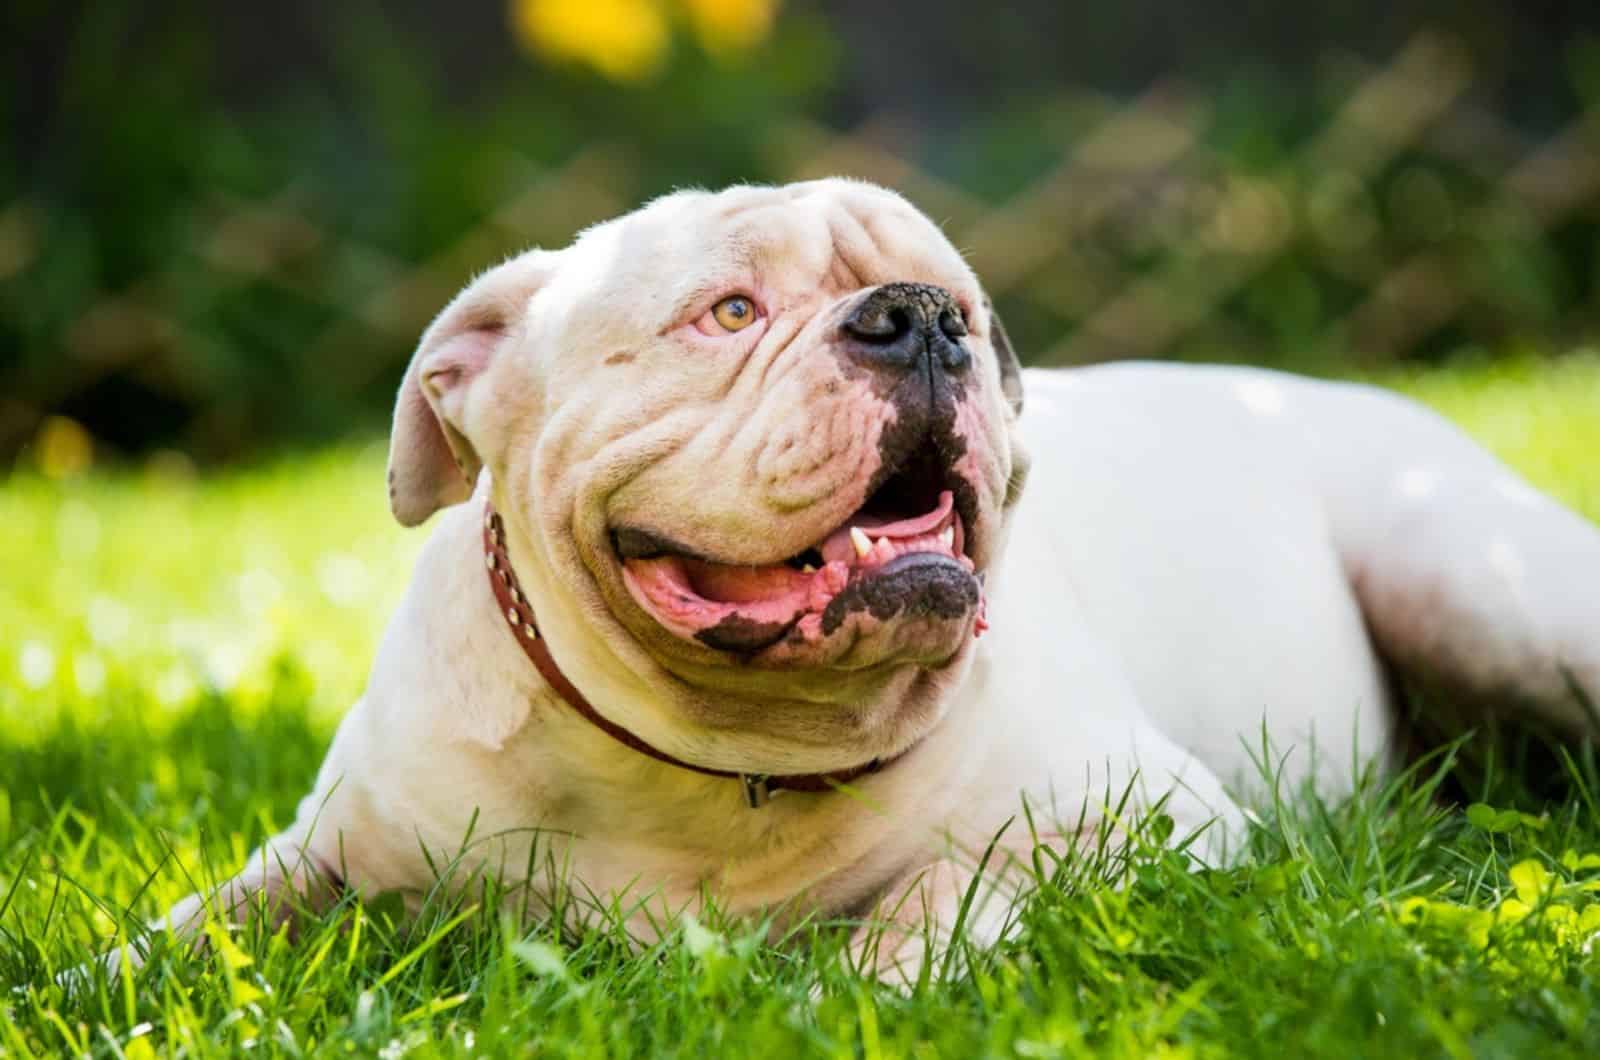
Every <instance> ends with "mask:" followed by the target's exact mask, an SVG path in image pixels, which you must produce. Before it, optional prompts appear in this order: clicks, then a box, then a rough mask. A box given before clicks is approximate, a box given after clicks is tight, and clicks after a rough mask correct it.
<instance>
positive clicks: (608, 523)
mask: <svg viewBox="0 0 1600 1060" xmlns="http://www.w3.org/2000/svg"><path fill="white" fill-rule="evenodd" d="M497 274H504V275H502V276H500V277H499V280H498V286H496V280H497ZM476 286H478V287H480V288H485V291H486V294H484V295H480V297H479V298H478V299H477V300H476V301H474V300H473V298H472V295H473V291H472V290H470V289H469V291H468V292H467V293H466V294H464V295H463V296H462V298H461V299H458V301H457V304H456V305H454V306H452V308H451V310H448V311H447V312H446V314H445V315H444V316H443V317H441V319H440V321H439V322H438V323H437V324H436V325H435V328H434V330H433V332H430V335H429V336H428V338H426V339H425V340H424V343H423V349H422V350H420V351H419V354H418V359H419V364H420V368H419V369H414V374H416V375H418V377H419V385H420V387H421V392H422V394H423V397H424V398H425V399H426V400H427V402H428V403H429V405H430V407H431V408H432V410H433V411H434V412H435V414H436V416H437V418H438V420H439V422H440V425H441V428H442V432H443V439H444V442H445V443H446V444H447V445H448V447H449V449H450V450H452V451H453V456H454V457H455V458H456V460H457V462H458V463H462V464H463V465H464V466H466V468H467V469H468V470H470V469H471V467H472V464H473V462H474V461H475V460H478V459H481V460H483V461H484V462H486V463H487V464H488V466H489V467H490V469H491V472H492V474H493V475H494V478H495V482H496V496H497V502H498V503H499V504H500V506H501V508H502V511H503V512H505V515H506V518H507V520H508V523H511V524H512V525H513V526H517V524H519V523H520V524H522V526H521V528H522V529H523V530H524V531H525V536H526V544H527V552H528V558H527V561H526V563H524V565H525V566H531V567H534V568H536V569H535V570H531V571H521V572H519V573H521V574H522V577H523V580H524V582H532V583H534V584H533V585H532V586H530V590H533V589H536V590H537V591H534V592H532V595H533V596H534V602H535V605H536V607H538V608H539V610H540V611H541V614H548V613H550V612H553V611H554V612H560V613H562V614H563V615H564V616H566V615H570V616H572V620H573V621H576V622H580V623H586V624H587V625H588V626H589V627H590V628H591V629H592V631H593V632H594V633H596V634H597V635H598V636H599V637H600V638H601V639H602V640H604V641H605V642H606V643H608V644H609V645H611V647H612V649H613V651H614V653H615V655H616V657H617V659H618V661H620V662H621V663H622V664H623V665H624V666H627V667H632V668H634V669H635V670H641V668H642V670H641V672H643V671H655V672H656V675H657V676H659V670H665V671H666V672H667V673H669V674H671V675H672V676H673V677H674V678H675V679H676V680H677V681H679V682H682V683H683V686H684V687H685V688H686V689H688V690H689V693H690V694H689V695H688V696H687V698H688V699H690V700H693V701H695V702H696V703H698V704H700V707H701V708H702V709H701V713H705V705H706V704H707V703H708V702H714V701H718V700H719V698H720V697H733V698H735V699H738V700H739V701H740V702H741V703H744V704H748V702H749V700H750V697H751V696H752V695H757V696H762V697H766V698H771V697H777V698H781V699H784V700H797V701H804V702H807V703H813V704H818V703H820V704H827V703H835V704H846V703H848V704H849V709H850V710H852V711H856V712H858V713H859V712H860V711H863V710H875V711H877V712H878V713H880V714H882V713H884V712H887V713H888V714H893V713H894V711H895V709H896V706H895V703H894V702H893V701H894V700H896V698H897V697H899V698H904V697H906V696H908V695H911V696H917V697H921V698H922V699H926V698H927V697H928V696H930V695H934V694H935V689H937V688H939V687H942V686H943V685H944V684H945V683H946V680H945V679H948V678H949V677H950V675H951V674H952V673H954V672H956V671H958V670H959V669H960V666H959V664H960V663H961V662H962V661H963V660H964V659H965V658H966V656H967V655H968V654H970V652H969V646H970V645H971V643H972V641H973V639H974V637H975V636H976V634H977V633H979V632H981V631H982V629H983V628H984V617H983V608H984V583H985V579H986V576H987V574H988V572H989V571H990V570H991V569H992V567H993V565H994V563H995V560H996V557H997V553H998V550H999V548H1000V543H1001V537H1002V529H1003V515H1004V512H1005V510H1006V509H1007V508H1008V506H1009V505H1010V503H1011V502H1012V501H1014V499H1015V496H1016V492H1017V490H1018V488H1019V487H1020V480H1021V477H1022V475H1021V467H1020V460H1019V459H1018V458H1017V456H1016V454H1015V451H1014V444H1013V439H1012V427H1013V425H1014V421H1015V408H1014V406H1015V404H1016V403H1018V402H1019V401H1020V391H1019V386H1020V382H1019V379H1018V378H1017V376H1016V374H1015V359H1014V357H1013V356H1012V355H1011V353H1010V350H1009V347H1007V346H1006V345H1005V340H1004V335H1003V332H1002V331H1000V329H999V324H998V321H997V320H995V318H994V317H993V316H992V314H991V312H990V310H989V308H988V306H987V304H986V300H985V298H984V295H983V293H982V291H981V289H980V288H979V285H978V282H977V279H976V278H975V277H974V276H973V274H972V272H971V270H970V269H968V268H967V266H966V265H965V263H964V262H963V261H962V260H961V258H960V256H959V255H958V254H957V253H956V251H955V250H954V249H953V248H952V247H951V246H950V244H949V243H948V242H947V241H946V240H945V238H944V237H943V235H942V234H941V233H940V232H939V230H938V229H937V228H936V227H935V226H934V225H933V224H932V223H931V222H929V221H928V220H927V219H926V218H925V217H924V216H923V215H921V214H920V213H918V212H917V211H916V210H915V209H913V208H912V207H911V206H909V205H908V204H907V203H905V202H904V201H903V200H902V199H900V198H899V197H897V196H895V195H893V194H891V193H889V192H886V191H883V190H881V189H878V188H874V187H871V186H868V185H864V184H859V183H854V182H846V181H822V182H816V183H810V184H801V185H792V186H788V187H782V188H734V189H730V190H728V191H724V192H721V193H719V194H706V193H680V194H677V195H673V196H670V197H668V198H666V199H662V200H658V201H657V202H655V203H653V204H651V205H650V206H648V207H646V208H644V209H643V210H640V211H639V212H637V213H634V214H632V215H629V216H627V217H624V218H621V219H620V220H617V221H614V222H611V223H609V224H607V225H604V226H601V227H599V228H596V229H592V230H590V231H589V232H587V233H586V234H585V235H584V236H583V237H582V238H581V239H580V240H579V241H578V242H577V243H576V244H574V246H573V247H571V248H569V249H568V250H565V251H562V252H559V253H557V254H553V255H551V254H540V255H538V256H537V257H536V258H533V259H529V260H524V259H519V260H518V261H514V262H511V263H508V264H507V265H506V266H502V267H501V269H500V270H496V272H495V273H490V274H489V275H488V276H486V277H485V278H484V279H483V280H480V281H479V284H478V285H476ZM452 313H453V314H455V315H456V316H457V317H459V318H460V319H458V320H452ZM441 329H442V331H441ZM430 347H431V348H430ZM441 351H442V352H441ZM430 360H431V361H433V362H439V363H437V364H434V365H432V367H430ZM405 404H406V396H405V393H404V392H403V393H402V398H401V406H402V412H403V411H404V408H405ZM399 433H400V432H399V427H398V425H397V439H396V445H397V446H398V445H399V444H400V439H399ZM436 448H438V446H436ZM401 470H402V480H403V479H404V477H405V476H404V469H403V468H402V469H401ZM405 488H406V483H405V482H404V481H402V482H401V490H402V492H404V490H405ZM444 499H446V500H448V499H450V498H449V497H448V496H446V497H445V498H444ZM403 501H404V498H403V497H402V498H400V499H398V500H397V501H396V504H397V511H399V510H400V509H401V508H402V507H403ZM434 503H437V498H436V499H435V501H434ZM424 506H426V505H424ZM401 514H402V521H405V513H404V512H402V513H401ZM423 514H424V515H425V514H426V512H423ZM543 598H548V599H543ZM547 621H548V618H547ZM941 675H942V677H941ZM868 701H871V702H868ZM880 701H881V702H880ZM729 709H733V708H732V707H730V708H729ZM918 709H919V710H920V711H921V712H922V713H924V714H927V713H929V710H928V707H927V704H926V703H923V704H921V705H920V706H919V708H918ZM711 712H712V713H716V711H715V710H714V709H713V710H712V711H711ZM880 720H882V719H881V718H880Z"/></svg>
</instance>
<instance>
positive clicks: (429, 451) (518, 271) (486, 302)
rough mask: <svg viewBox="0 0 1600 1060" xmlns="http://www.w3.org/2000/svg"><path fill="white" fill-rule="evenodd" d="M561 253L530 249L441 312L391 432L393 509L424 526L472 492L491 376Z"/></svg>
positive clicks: (405, 385) (405, 384)
mask: <svg viewBox="0 0 1600 1060" xmlns="http://www.w3.org/2000/svg"><path fill="white" fill-rule="evenodd" d="M555 257H556V255H555V254H553V253H547V252H544V251H529V252H528V253H526V254H523V255H522V256H520V257H517V258H513V259H512V260H510V261H508V262H506V263H505V264H503V265H500V266H497V267H496V268H494V269H491V270H490V271H489V272H486V273H484V274H483V275H482V276H480V277H478V278H477V279H476V280H474V281H473V282H472V283H471V284H469V285H468V286H467V288H466V289H465V290H464V291H462V292H461V293H460V294H459V295H457V296H456V297H455V300H454V301H452V302H451V303H450V304H449V305H448V306H446V307H445V309H444V311H443V312H442V313H440V314H439V315H438V317H436V318H435V319H434V321H433V323H432V324H431V325H429V327H428V330H427V331H426V332H425V333H424V334H423V336H422V341H421V342H420V343H418V344H417V352H416V353H415V354H413V355H412V358H411V366H410V367H409V368H407V369H406V374H405V378H404V379H403V380H402V381H401V383H400V396H399V398H398V399H397V400H396V401H395V407H394V428H393V430H392V431H391V432H390V435H389V508H390V510H391V511H393V512H394V517H395V518H396V519H398V520H399V521H400V525H402V526H416V525H417V524H419V523H421V522H423V521H424V520H425V519H427V518H428V516H430V515H432V514H433V513H434V512H436V511H438V510H439V509H440V508H445V507H448V506H450V505H452V504H459V503H461V502H462V501H464V500H466V499H467V498H468V497H470V496H471V495H472V486H473V483H474V482H476V481H477V478H478V472H479V471H480V470H481V469H482V467H483V461H482V459H481V458H480V456H479V454H478V453H477V451H476V450H475V449H474V448H473V446H472V442H471V441H470V440H469V432H468V427H467V425H468V424H469V423H470V422H471V419H472V414H473V410H474V407H475V405H476V404H477V403H478V402H479V401H480V400H481V395H480V393H479V392H480V391H481V390H482V385H481V384H482V383H483V381H484V375H485V374H486V373H487V371H488V369H489V366H490V365H491V364H493V363H494V359H495V357H496V356H497V355H498V353H499V352H500V350H501V348H502V347H504V346H505V345H506V343H507V342H508V341H510V340H511V339H512V338H513V337H514V335H515V332H516V331H517V330H518V327H519V325H520V324H521V322H522V318H523V316H524V314H526V313H527V311H528V304H529V302H530V301H531V300H532V298H533V296H534V294H535V293H536V292H537V291H538V289H539V288H540V287H541V286H543V284H544V283H545V282H546V281H547V280H548V279H549V277H550V275H551V273H552V272H553V270H554V259H555Z"/></svg>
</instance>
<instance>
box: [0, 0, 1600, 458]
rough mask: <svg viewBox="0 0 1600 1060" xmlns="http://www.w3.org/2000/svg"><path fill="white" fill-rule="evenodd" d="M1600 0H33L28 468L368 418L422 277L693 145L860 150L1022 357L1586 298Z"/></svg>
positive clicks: (1419, 342) (24, 354) (822, 158)
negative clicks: (1315, 1) (916, 214)
mask: <svg viewBox="0 0 1600 1060" xmlns="http://www.w3.org/2000/svg"><path fill="white" fill-rule="evenodd" d="M1595 14H1596V7H1595V5H1594V4H1593V2H1592V0H1527V2H1523V3H1519V4H1515V5H1513V4H1509V3H1506V4H1498V3H1490V2H1487V0H1451V2H1443V0H1439V2H1433V0H1401V2H1393V0H1349V2H1346V3H1342V4H1337V5H1325V7H1323V8H1322V9H1318V8H1317V7H1305V6H1302V5H1290V4H1282V3H1268V2H1262V0H1245V2H1238V0H1234V2H1222V0H1185V2H1177V0H1123V2H1122V3H1118V4H1112V5H1064V4H1060V3H1057V2H1054V0H1010V2H1007V3H1003V4H986V5H974V4H972V3H969V2H964V0H923V2H921V3H918V4H915V5H910V4H901V5H891V4H873V3H863V2H857V3H847V2H845V0H833V2H825V3H807V2H802V0H788V2H779V0H509V2H498V3H497V2H481V3H476V4H465V3H463V4H450V5H444V4H431V3H423V2H420V0H399V2H392V3H376V2H370V0H357V2H353V3H339V4H328V3H317V2H310V0H282V2H279V3H275V4H243V3H226V2H224V3H198V2H174V3H165V4H146V3H133V2H130V0H99V2H95V3H80V2H74V0H9V2H8V3H7V5H6V11H5V14H4V15H3V16H0V19H3V20H4V22H5V23H8V24H9V25H8V26H6V27H5V32H4V33H3V34H0V40H3V43H0V49H3V50H4V54H5V64H4V70H5V75H6V93H5V98H4V108H5V109H4V120H3V131H0V137H3V140H0V143H3V148H0V468H7V467H12V468H27V469H29V470H30V471H35V472H42V473H43V474H44V476H46V477H64V476H70V475H73V474H76V473H78V472H80V471H82V470H84V469H86V468H88V467H90V466H92V465H94V464H96V463H99V464H104V463H107V462H110V463H113V464H115V463H120V462H124V461H141V462H142V461H150V460H156V461H160V462H165V464H167V465H170V466H174V467H178V468H187V467H192V466H200V467H205V466H211V465H214V464H216V463H217V462H220V461H230V460H236V459H239V458H254V457H258V456H260V455H261V454H264V453H273V452H278V451H282V450H283V449H285V448H298V447H300V446H302V445H305V444H311V443H320V442H324V441H328V440H332V439H337V438H344V437H349V436H351V435H352V434H354V435H355V436H358V437H362V436H364V437H372V436H375V435H377V434H379V433H381V432H382V430H383V429H384V428H385V426H386V423H387V414H388V410H389V407H390V404H391V401H392V395H393V392H394V389H395V386H396V384H397V381H398V378H399V375H400V372H401V370H402V368H403V366H404V364H405V361H406V359H407V357H408V356H409V354H410V351H411V347H412V344H413V342H414V341H415V339H416V337H417V335H418V334H419V332H420V331H421V329H422V328H423V326H424V325H425V324H426V323H427V321H428V320H429V319H430V317H431V316H432V315H433V314H434V313H435V312H436V311H437V310H438V309H439V308H440V307H441V306H442V305H443V304H444V303H445V301H446V300H447V299H448V298H449V297H450V295H451V294H452V293H453V292H454V291H455V290H456V289H457V288H458V287H459V286H460V285H461V284H462V283H463V282H464V281H465V280H466V279H468V278H469V277H470V276H471V274H472V273H473V272H474V271H475V270H478V269H481V268H483V267H485V266H487V265H489V264H491V263H493V262H495V261H497V260H499V259H500V258H501V257H502V256H504V255H506V254H508V253H511V252H514V251H516V250H518V249H520V248H523V247H526V246H529V245H533V244H544V245H559V244H562V243H565V242H566V241H567V240H568V239H569V238H570V237H571V236H572V235H573V233H574V232H575V231H577V230H578V229H579V228H581V227H582V226H584V225H586V224H588V223H590V222H593V221H596V220H599V219H602V218H605V217H607V216H610V215H613V214H615V213H617V212H620V211H623V210H626V209H628V208H631V207H632V206H634V205H636V204H637V203H639V202H640V201H641V200H644V199H647V198H649V197H651V196H654V195H657V194H660V193H662V192H665V191H668V190H671V189H673V188H676V187H681V186H684V185H713V186H714V185H721V184H725V183H728V182H732V181H783V180H791V179H796V178H802V177H808V176H816V175H823V174H833V173H845V174H854V175H858V176H862V177H867V178H871V179H873V180H877V181H880V182H882V183H885V184H888V185H890V186H892V187H895V188H897V189H899V190H901V191H902V192H904V193H905V194H906V195H908V196H909V197H910V198H911V199H912V200H913V201H915V202H916V203H917V204H918V205H920V206H921V207H922V208H923V209H924V210H926V211H927V212H928V213H930V214H931V215H932V216H933V217H934V218H935V219H937V220H938V221H939V222H940V223H941V224H943V225H944V226H945V228H946V230H947V232H948V233H949V234H950V236H951V238H952V239H953V240H954V241H955V243H956V244H957V245H958V246H960V247H961V248H962V249H963V250H964V251H965V252H966V253H967V254H968V255H969V257H970V260H971V261H972V262H973V264H974V265H975V267H976V268H977V269H978V271H979V273H980V275H981V276H982V277H983V278H984V280H985V281H986V283H987V285H988V288H989V290H990V292H991V294H992V295H993V296H994V298H995V300H996V302H997V303H998V305H999V307H1000V309H1001V312H1002V314H1003V315H1004V317H1005V319H1006V321H1007V323H1008V325H1009V328H1010V330H1011V332H1012V334H1013V335H1014V336H1015V337H1016V339H1017V340H1018V344H1019V346H1020V347H1021V349H1022V350H1023V351H1024V353H1025V358H1026V359H1028V360H1031V361H1032V362H1033V363H1036V364H1078V363H1086V362H1092V361H1099V360H1105V359H1110V358H1120V357H1132V356H1137V357H1163V358H1192V359H1201V358H1204V359H1216V360H1227V361H1249V362H1256V363H1262V364H1269V365H1275V366H1282V367H1289V368H1294V369H1299V370H1305V371H1311V372H1318V373H1339V374H1349V373H1352V372H1357V373H1367V372H1372V371H1377V370H1381V369H1383V368H1385V367H1387V366H1391V365H1394V364H1396V363H1401V362H1405V363H1410V362H1428V361H1433V360H1437V359H1439V358H1441V357H1445V356H1447V355H1450V354H1456V353H1460V352H1462V351H1464V350H1465V351H1476V353H1477V355H1478V356H1480V357H1492V356H1504V355H1507V354H1515V355H1518V356H1523V357H1526V356H1529V355H1530V354H1531V355H1543V352H1544V351H1557V350H1563V349H1569V348H1571V347H1572V346H1573V345H1575V344H1578V343H1581V342H1583V341H1584V340H1585V339H1586V338H1587V337H1589V336H1592V335H1593V334H1594V333H1595V330H1596V325H1597V323H1600V253H1597V252H1600V33H1597V31H1596V28H1595V23H1596V21H1597V20H1596V17H1595Z"/></svg>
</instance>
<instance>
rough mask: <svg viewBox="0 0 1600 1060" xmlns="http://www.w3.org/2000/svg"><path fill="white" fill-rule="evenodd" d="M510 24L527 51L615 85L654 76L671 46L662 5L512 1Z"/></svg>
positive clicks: (652, 1)
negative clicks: (586, 69) (579, 66)
mask: <svg viewBox="0 0 1600 1060" xmlns="http://www.w3.org/2000/svg"><path fill="white" fill-rule="evenodd" d="M511 25H512V28H513V29H514V30H515V31H516V34H517V37H518V39H519V40H521V42H522V43H523V45H524V46H525V47H528V48H530V49H532V50H533V51H535V52H538V53H539V54H541V55H546V56H549V57H550V58H553V59H563V60H567V61H572V62H582V63H587V64H588V65H590V66H592V67H594V68H595V69H596V70H598V71H599V72H600V73H602V74H604V75H606V76H607V77H609V78H612V79H613V80H616V81H636V80H638V79H639V78H642V77H646V76H648V75H649V74H651V73H653V72H655V70H656V68H657V67H658V66H660V64H661V59H662V57H663V56H664V55H665V53H666V50H667V44H668V43H669V41H668V36H667V19H666V13H665V12H664V11H663V10H662V5H661V3H660V0H512V4H511Z"/></svg>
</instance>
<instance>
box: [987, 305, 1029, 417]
mask: <svg viewBox="0 0 1600 1060" xmlns="http://www.w3.org/2000/svg"><path fill="white" fill-rule="evenodd" d="M983 304H984V307H985V308H987V309H988V310H989V341H990V344H991V345H993V346H994V355H995V358H996V359H997V360H998V361H999V362H1000V392H1001V393H1003V394H1004V395H1005V396H1006V400H1007V401H1009V402H1010V403H1011V411H1012V412H1015V413H1017V414H1018V415H1021V414H1022V362H1021V361H1019V360H1018V359H1017V351H1016V350H1014V349H1012V348H1011V336H1009V335H1007V334H1006V326H1005V324H1003V323H1001V321H1000V314H999V313H996V312H995V311H994V303H992V302H990V301H989V300H988V299H987V298H985V299H984V300H983Z"/></svg>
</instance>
